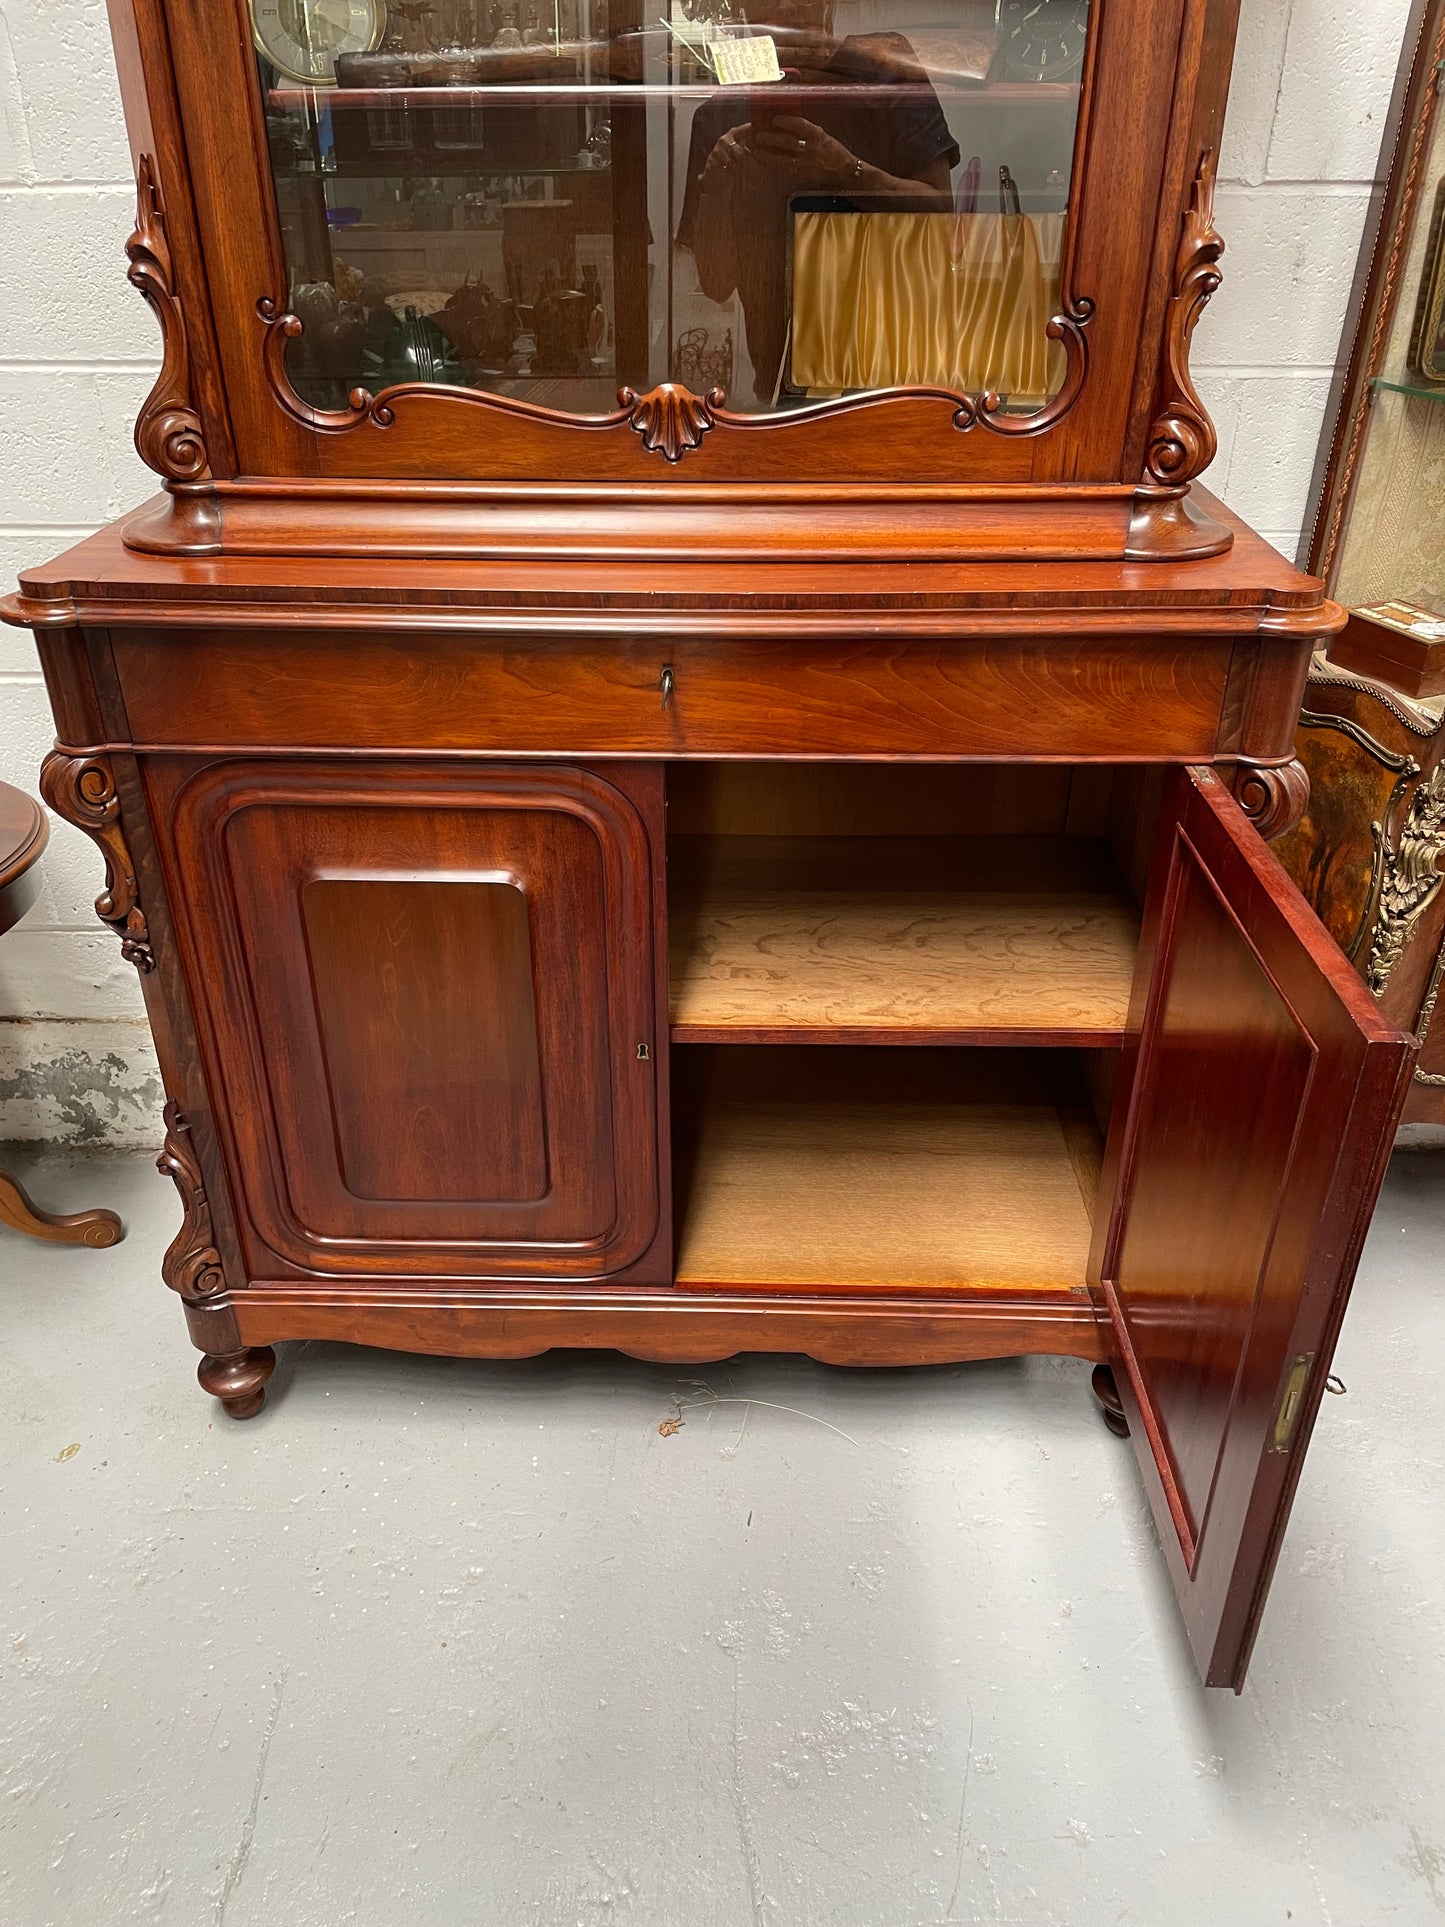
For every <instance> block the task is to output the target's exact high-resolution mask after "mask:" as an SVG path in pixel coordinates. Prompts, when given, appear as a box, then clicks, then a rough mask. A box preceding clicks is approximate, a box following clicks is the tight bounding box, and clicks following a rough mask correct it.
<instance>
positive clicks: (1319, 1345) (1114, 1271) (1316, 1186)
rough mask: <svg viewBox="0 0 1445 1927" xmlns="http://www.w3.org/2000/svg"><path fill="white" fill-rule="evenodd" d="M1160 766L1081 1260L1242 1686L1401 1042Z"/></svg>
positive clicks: (1313, 929) (1185, 1567) (1181, 1556)
mask: <svg viewBox="0 0 1445 1927" xmlns="http://www.w3.org/2000/svg"><path fill="white" fill-rule="evenodd" d="M1175 783H1176V788H1175V790H1174V792H1173V795H1172V800H1169V799H1166V803H1165V809H1164V815H1163V819H1162V828H1161V832H1160V840H1159V846H1158V849H1157V852H1156V861H1155V868H1154V873H1153V882H1152V886H1151V894H1150V901H1149V903H1148V906H1147V908H1146V912H1145V920H1144V931H1143V937H1142V944H1141V953H1140V966H1139V973H1138V978H1137V980H1136V992H1135V1009H1134V1011H1133V1012H1132V1013H1131V1017H1130V1025H1129V1041H1128V1046H1127V1048H1126V1051H1125V1055H1124V1061H1123V1065H1122V1077H1121V1084H1120V1093H1119V1101H1118V1102H1117V1103H1116V1106H1115V1113H1114V1124H1113V1127H1112V1131H1111V1139H1110V1145H1109V1151H1108V1158H1107V1162H1106V1168H1105V1174H1104V1184H1105V1187H1106V1189H1105V1192H1104V1195H1106V1196H1108V1195H1110V1193H1111V1192H1112V1195H1113V1198H1114V1208H1113V1212H1112V1217H1111V1220H1109V1221H1107V1222H1105V1221H1103V1220H1101V1224H1100V1229H1099V1232H1098V1234H1097V1237H1096V1245H1095V1251H1094V1254H1093V1259H1092V1261H1091V1277H1092V1279H1093V1281H1094V1283H1095V1289H1096V1291H1097V1294H1098V1297H1099V1300H1100V1302H1101V1308H1102V1309H1103V1311H1104V1312H1105V1314H1106V1316H1107V1319H1108V1322H1109V1326H1110V1329H1111V1333H1112V1342H1113V1346H1114V1349H1115V1376H1116V1379H1117V1382H1118V1387H1119V1393H1120V1396H1121V1398H1122V1400H1123V1404H1124V1408H1125V1412H1126V1415H1127V1416H1128V1419H1129V1423H1130V1430H1131V1434H1132V1437H1133V1442H1134V1448H1135V1451H1136V1453H1137V1455H1138V1458H1139V1463H1140V1466H1141V1467H1142V1470H1143V1475H1144V1481H1145V1484H1146V1487H1147V1489H1148V1493H1149V1498H1150V1502H1151V1505H1152V1507H1153V1511H1154V1516H1155V1520H1156V1523H1157V1525H1158V1529H1159V1534H1160V1538H1161V1541H1162V1543H1163V1546H1164V1551H1165V1556H1166V1558H1167V1560H1168V1562H1169V1566H1170V1570H1171V1573H1172V1575H1173V1578H1174V1583H1175V1588H1176V1591H1177V1593H1178V1596H1179V1600H1180V1604H1181V1606H1182V1609H1183V1613H1184V1619H1185V1624H1186V1627H1187V1629H1188V1635H1189V1640H1190V1644H1191V1646H1192V1648H1193V1651H1194V1656H1195V1660H1196V1663H1197V1664H1198V1667H1199V1670H1200V1673H1201V1675H1202V1676H1203V1678H1204V1679H1205V1681H1206V1682H1207V1683H1208V1684H1209V1685H1213V1686H1233V1687H1235V1689H1236V1690H1238V1688H1239V1687H1240V1685H1241V1684H1242V1682H1243V1678H1244V1670H1245V1667H1246V1665H1247V1664H1248V1660H1249V1653H1250V1648H1251V1646H1252V1644H1253V1640H1254V1635H1255V1632H1256V1630H1257V1628H1258V1624H1259V1619H1260V1615H1261V1612H1262V1610H1263V1607H1264V1600H1265V1595H1266V1592H1267V1589H1268V1586H1269V1581H1270V1575H1271V1573H1272V1571H1273V1567H1274V1562H1275V1558H1276V1556H1277V1553H1278V1550H1279V1544H1280V1539H1281V1536H1282V1534H1283V1531H1284V1527H1285V1522H1286V1520H1287V1518H1288V1515H1289V1509H1290V1505H1291V1502H1292V1499H1293V1495H1294V1490H1295V1486H1296V1484H1297V1482H1298V1478H1299V1473H1300V1466H1301V1462H1302V1459H1303V1456H1304V1451H1305V1447H1306V1445H1307V1443H1308V1440H1309V1435H1310V1431H1311V1428H1312V1426H1313V1423H1314V1419H1315V1414H1316V1411H1317V1410H1318V1407H1319V1402H1320V1396H1321V1393H1322V1391H1323V1389H1324V1382H1325V1378H1326V1376H1327V1374H1328V1372H1329V1367H1330V1358H1331V1354H1332V1352H1333V1349H1334V1343H1335V1337H1336V1334H1337V1332H1338V1330H1339V1325H1340V1320H1341V1318H1342V1316H1343V1313H1344V1307H1345V1300H1346V1298H1347V1296H1348V1294H1349V1288H1350V1283H1351V1280H1352V1278H1353V1275H1354V1270H1355V1265H1356V1262H1357V1260H1358V1257H1359V1253H1360V1247H1361V1245H1362V1243H1363V1241H1364V1236H1365V1232H1366V1229H1367V1227H1368V1225H1369V1220H1370V1213H1371V1211H1372V1209H1373V1207H1374V1202H1375V1195H1376V1192H1377V1190H1378V1188H1379V1184H1380V1179H1381V1177H1382V1175H1383V1171H1384V1166H1385V1162H1386V1159H1387V1157H1388V1155H1389V1147H1390V1143H1391V1139H1392V1136H1393V1133H1394V1128H1395V1124H1396V1121H1397V1119H1398V1116H1399V1111H1400V1106H1401V1104H1402V1103H1403V1100H1404V1094H1405V1090H1406V1087H1407V1082H1408V1078H1409V1073H1410V1067H1411V1062H1412V1050H1413V1046H1412V1044H1411V1042H1410V1040H1409V1039H1407V1038H1405V1037H1403V1036H1401V1035H1400V1034H1399V1033H1398V1032H1396V1031H1395V1030H1394V1029H1393V1027H1392V1026H1391V1025H1390V1024H1388V1023H1387V1022H1386V1021H1385V1020H1384V1019H1383V1018H1382V1017H1381V1016H1380V1013H1379V1011H1378V1010H1377V1009H1376V1006H1375V1003H1374V1000H1373V999H1372V998H1371V997H1370V995H1369V993H1368V992H1367V991H1366V990H1365V988H1364V986H1363V985H1362V984H1361V982H1360V980H1359V979H1358V978H1357V977H1356V976H1355V974H1354V972H1353V971H1352V970H1351V969H1350V967H1349V965H1348V963H1347V962H1346V960H1345V958H1344V955H1343V953H1342V952H1341V951H1340V950H1339V949H1338V947H1337V946H1336V945H1335V943H1334V942H1333V940H1332V939H1331V938H1330V937H1329V936H1328V935H1327V933H1326V932H1325V930H1324V928H1323V926H1322V925H1321V924H1320V923H1319V921H1318V919H1317V918H1316V917H1315V916H1314V914H1313V912H1312V911H1311V910H1310V909H1309V908H1308V906H1307V905H1306V904H1305V902H1304V899H1303V898H1302V897H1301V896H1300V894H1299V892H1298V891H1297V890H1296V889H1295V886H1294V885H1293V884H1292V883H1291V882H1290V881H1289V879H1288V878H1287V877H1286V876H1285V874H1284V872H1283V870H1282V869H1281V868H1280V866H1279V864H1278V863H1277V861H1276V860H1275V858H1274V857H1273V856H1272V855H1271V854H1270V852H1269V850H1268V849H1267V847H1266V846H1265V844H1264V843H1263V842H1262V841H1261V840H1260V838H1259V836H1258V834H1257V833H1256V831H1255V830H1254V829H1253V828H1252V827H1251V825H1250V824H1249V823H1248V822H1247V821H1246V820H1245V818H1244V816H1243V814H1242V813H1241V811H1240V810H1239V808H1238V806H1237V804H1236V803H1235V802H1234V800H1233V798H1232V797H1231V796H1230V795H1229V794H1228V792H1227V791H1226V789H1225V787H1224V785H1223V784H1222V783H1221V782H1220V781H1219V779H1218V778H1217V777H1215V776H1214V775H1213V774H1212V772H1210V771H1208V770H1182V771H1180V772H1179V774H1178V776H1177V778H1176V779H1175Z"/></svg>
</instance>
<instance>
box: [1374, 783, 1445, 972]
mask: <svg viewBox="0 0 1445 1927" xmlns="http://www.w3.org/2000/svg"><path fill="white" fill-rule="evenodd" d="M1442 856H1445V763H1441V764H1438V765H1437V766H1436V767H1435V769H1434V770H1432V771H1431V773H1430V775H1429V776H1428V777H1427V778H1426V780H1425V781H1424V782H1423V783H1421V785H1420V787H1419V788H1418V789H1417V790H1416V791H1415V794H1414V796H1413V797H1412V798H1411V801H1410V808H1409V811H1408V812H1407V814H1406V817H1405V821H1404V823H1403V824H1402V825H1401V828H1400V840H1399V842H1398V843H1391V842H1390V841H1389V839H1388V836H1386V840H1385V864H1384V878H1383V881H1382V882H1381V885H1380V907H1379V911H1378V914H1377V916H1376V919H1375V934H1374V936H1373V938H1372V939H1371V941H1370V954H1369V957H1368V959H1367V960H1366V963H1365V982H1366V983H1367V984H1368V985H1369V986H1370V989H1371V990H1373V991H1374V993H1375V995H1376V996H1377V997H1378V996H1379V995H1380V993H1381V991H1382V990H1383V989H1384V988H1385V985H1386V984H1387V983H1388V982H1389V981H1390V977H1391V974H1392V973H1393V971H1394V968H1395V966H1396V964H1397V963H1399V961H1400V958H1401V956H1402V954H1403V953H1404V949H1405V946H1406V944H1407V943H1408V942H1409V941H1410V939H1411V937H1412V936H1413V935H1414V934H1415V931H1416V930H1417V928H1418V927H1419V924H1420V919H1421V918H1422V917H1423V916H1424V914H1425V912H1426V911H1427V910H1428V909H1429V908H1430V905H1431V904H1432V903H1433V902H1434V901H1435V898H1436V897H1437V896H1438V895H1439V893H1440V887H1441V885H1442V883H1445V876H1442V875H1441V872H1440V869H1439V863H1440V859H1441V857H1442Z"/></svg>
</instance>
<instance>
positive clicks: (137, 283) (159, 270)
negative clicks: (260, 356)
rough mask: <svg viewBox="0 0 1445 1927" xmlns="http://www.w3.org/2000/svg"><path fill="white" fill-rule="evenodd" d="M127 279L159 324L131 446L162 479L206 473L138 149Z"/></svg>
mask: <svg viewBox="0 0 1445 1927" xmlns="http://www.w3.org/2000/svg"><path fill="white" fill-rule="evenodd" d="M125 251H126V253H127V255H129V257H130V272H129V275H128V277H127V278H128V279H129V281H130V283H131V285H132V286H133V287H136V288H139V289H140V291H141V293H142V294H143V295H144V296H145V298H146V300H147V301H148V302H149V303H150V305H151V308H152V310H153V311H154V314H155V317H156V319H157V320H158V321H159V322H160V324H161V351H162V353H161V371H160V373H159V375H157V377H156V382H155V386H154V387H153V388H152V389H151V391H150V393H149V395H147V396H146V399H145V402H144V405H143V406H142V408H141V411H140V414H139V415H138V416H137V418H136V425H135V445H136V452H137V454H139V456H140V458H141V460H142V461H143V462H144V463H145V464H146V466H147V467H148V468H153V469H154V470H155V471H156V473H157V474H158V475H163V476H164V477H165V478H166V480H167V481H168V482H197V481H200V480H201V479H202V478H203V477H205V476H206V475H208V474H209V473H210V464H209V460H208V458H207V455H206V442H205V436H204V434H203V432H202V429H201V418H200V416H199V415H198V414H197V413H196V411H195V409H194V408H193V407H192V406H191V358H190V350H189V349H188V348H187V346H186V328H185V319H184V317H183V316H182V314H181V304H180V301H179V300H178V299H177V297H176V293H175V288H174V284H173V282H172V279H171V248H170V242H169V240H168V239H167V238H166V218H165V209H164V208H163V207H162V205H161V196H160V189H159V187H158V186H157V185H156V178H155V167H154V164H153V162H152V160H151V157H150V155H149V154H142V155H141V157H140V167H139V169H138V170H137V177H136V214H135V233H134V234H132V235H131V237H130V239H129V240H128V241H127V242H126V244H125Z"/></svg>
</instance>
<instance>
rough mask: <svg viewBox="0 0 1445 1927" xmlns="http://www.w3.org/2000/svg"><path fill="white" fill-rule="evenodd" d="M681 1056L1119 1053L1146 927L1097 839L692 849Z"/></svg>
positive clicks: (691, 841) (678, 937)
mask: <svg viewBox="0 0 1445 1927" xmlns="http://www.w3.org/2000/svg"><path fill="white" fill-rule="evenodd" d="M668 871H669V879H668V888H669V911H668V916H669V925H670V930H671V938H670V941H671V980H672V987H671V1022H672V1036H673V1039H674V1041H675V1042H677V1043H755V1044H779V1043H868V1042H876V1043H881V1044H888V1043H894V1044H897V1043H915V1044H943V1043H949V1044H969V1043H976V1044H1006V1043H1029V1044H1056V1045H1073V1046H1080V1047H1085V1046H1105V1047H1110V1046H1115V1047H1116V1046H1117V1045H1118V1044H1119V1042H1120V1041H1121V1038H1122V1035H1123V1031H1124V1026H1125V1022H1126V1019H1127V1016H1128V1010H1129V991H1130V985H1131V982H1132V979H1133V972H1134V952H1135V948H1136V945H1137V942H1138V936H1139V919H1138V913H1137V911H1136V910H1135V907H1134V904H1133V902H1132V900H1131V899H1130V897H1129V895H1128V892H1127V890H1126V889H1125V887H1124V883H1123V880H1122V878H1121V877H1120V875H1119V872H1118V869H1117V866H1116V865H1115V863H1114V859H1113V856H1112V854H1111V852H1110V850H1109V848H1108V846H1107V844H1105V843H1103V842H1102V841H1099V840H1096V839H1093V838H1085V837H1062V836H1060V837H1034V836H1027V837H1025V836H1017V837H1014V836H1009V837H909V838H902V837H761V836H758V837H748V836H739V837H675V838H673V839H671V841H670V842H669V846H668Z"/></svg>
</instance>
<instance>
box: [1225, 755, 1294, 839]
mask: <svg viewBox="0 0 1445 1927" xmlns="http://www.w3.org/2000/svg"><path fill="white" fill-rule="evenodd" d="M1233 788H1234V800H1235V802H1236V803H1238V805H1239V807H1240V808H1241V809H1242V810H1243V811H1244V813H1245V815H1246V816H1247V817H1248V818H1249V820H1250V822H1251V823H1252V824H1253V825H1254V827H1255V828H1256V829H1257V830H1258V831H1259V833H1260V835H1261V836H1262V837H1263V838H1264V840H1265V841H1266V843H1268V842H1271V841H1272V840H1273V839H1274V838H1275V837H1277V836H1283V835H1284V833H1285V831H1286V830H1292V829H1294V827H1295V825H1296V824H1297V823H1298V822H1299V821H1300V819H1301V818H1302V817H1303V815H1304V813H1305V808H1306V805H1307V804H1308V803H1309V800H1310V779H1309V771H1308V770H1307V769H1306V768H1305V766H1304V764H1303V763H1302V762H1300V761H1299V759H1298V758H1295V760H1294V761H1293V762H1289V763H1280V764H1278V765H1277V766H1275V767H1272V768H1271V767H1268V766H1263V765H1260V764H1257V763H1250V762H1245V761H1241V762H1240V764H1239V766H1238V767H1237V768H1236V770H1235V772H1234V784H1233Z"/></svg>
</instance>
